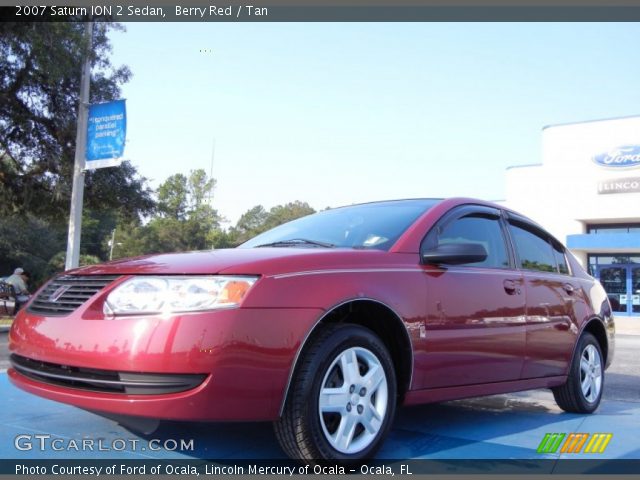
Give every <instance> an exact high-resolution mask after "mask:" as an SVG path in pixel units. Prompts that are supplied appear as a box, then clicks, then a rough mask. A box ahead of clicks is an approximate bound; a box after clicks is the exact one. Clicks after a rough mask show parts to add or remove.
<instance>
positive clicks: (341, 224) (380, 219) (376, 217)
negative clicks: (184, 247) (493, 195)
mask: <svg viewBox="0 0 640 480" xmlns="http://www.w3.org/2000/svg"><path fill="white" fill-rule="evenodd" d="M438 202H439V200H435V199H419V200H397V201H390V202H378V203H367V204H362V205H354V206H350V207H341V208H336V209H332V210H325V211H322V212H319V213H316V214H313V215H309V216H306V217H302V218H299V219H297V220H293V221H292V222H288V223H285V224H283V225H280V226H278V227H275V228H273V229H271V230H268V231H266V232H264V233H261V234H260V235H258V236H256V237H254V238H252V239H251V240H249V241H247V242H245V243H243V244H242V245H240V247H239V248H257V247H309V248H314V247H315V248H331V247H338V248H365V249H378V250H388V249H389V248H391V246H392V245H393V244H394V243H395V241H396V240H397V239H398V238H399V237H400V235H402V233H403V232H404V231H405V230H406V229H407V228H408V227H409V226H410V225H411V224H412V223H413V222H415V221H416V219H417V218H418V217H419V216H420V215H422V214H423V213H424V212H426V211H427V210H428V209H430V208H431V207H432V206H434V205H435V204H436V203H438Z"/></svg>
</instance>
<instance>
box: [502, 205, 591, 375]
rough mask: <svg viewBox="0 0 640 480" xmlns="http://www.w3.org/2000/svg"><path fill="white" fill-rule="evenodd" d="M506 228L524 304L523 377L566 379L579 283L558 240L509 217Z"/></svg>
mask: <svg viewBox="0 0 640 480" xmlns="http://www.w3.org/2000/svg"><path fill="white" fill-rule="evenodd" d="M508 224H509V234H510V236H511V239H512V241H513V244H514V247H515V252H516V259H517V264H518V266H519V268H521V269H522V272H523V278H524V288H525V291H526V301H527V336H526V358H525V361H524V365H523V368H522V378H523V379H524V378H536V377H549V376H555V375H565V374H566V370H567V367H568V365H569V362H570V360H571V355H572V352H573V345H574V343H575V337H576V334H577V331H578V329H577V322H576V319H575V318H574V317H575V315H574V303H575V302H579V301H581V299H580V292H579V291H578V287H579V286H578V283H577V282H575V280H574V279H573V277H571V275H570V272H569V267H568V264H567V261H566V257H565V252H564V247H563V246H562V245H561V244H560V243H559V242H558V241H557V240H555V239H553V238H552V237H551V235H549V234H548V233H547V232H545V231H544V230H542V229H540V228H539V227H537V226H536V225H534V224H532V223H530V222H528V221H527V220H526V219H523V218H520V217H518V216H515V215H510V218H509V220H508Z"/></svg>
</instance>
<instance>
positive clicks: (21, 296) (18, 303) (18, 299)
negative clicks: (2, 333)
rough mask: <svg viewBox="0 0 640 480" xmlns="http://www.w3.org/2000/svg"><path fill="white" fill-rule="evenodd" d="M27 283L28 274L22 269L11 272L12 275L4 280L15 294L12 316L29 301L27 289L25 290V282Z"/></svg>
mask: <svg viewBox="0 0 640 480" xmlns="http://www.w3.org/2000/svg"><path fill="white" fill-rule="evenodd" d="M28 281H29V272H25V271H24V270H23V269H22V268H20V267H18V268H16V269H15V270H14V271H13V275H11V276H10V277H9V278H7V279H6V280H5V282H6V283H8V284H9V285H11V286H12V287H13V290H14V292H15V294H16V296H15V306H14V309H13V314H14V315H15V314H16V313H18V310H20V307H22V305H24V304H25V303H27V302H28V301H29V297H30V296H31V295H30V294H29V289H28V288H27V282H28Z"/></svg>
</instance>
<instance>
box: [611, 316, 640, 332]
mask: <svg viewBox="0 0 640 480" xmlns="http://www.w3.org/2000/svg"><path fill="white" fill-rule="evenodd" d="M615 319H616V334H617V335H640V317H621V316H618V317H615Z"/></svg>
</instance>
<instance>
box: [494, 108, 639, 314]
mask: <svg viewBox="0 0 640 480" xmlns="http://www.w3.org/2000/svg"><path fill="white" fill-rule="evenodd" d="M504 203H505V204H506V205H507V206H509V207H510V208H513V209H514V210H518V211H520V212H522V213H524V214H526V215H527V216H529V217H530V218H532V219H533V220H535V221H537V222H538V223H540V224H541V225H543V226H544V227H546V228H547V229H548V230H549V231H550V232H551V233H552V234H553V235H554V236H556V237H557V238H558V239H559V240H561V241H562V242H563V243H565V244H566V245H567V247H568V248H569V249H570V250H571V252H573V254H574V255H575V256H576V257H577V258H578V259H579V260H580V261H581V262H582V264H583V265H585V266H586V267H588V269H589V272H590V273H591V275H593V276H594V277H596V278H598V279H599V280H600V282H601V283H602V284H603V286H604V287H605V289H606V290H607V293H608V295H609V299H610V301H611V304H612V306H613V308H614V310H615V311H616V312H617V313H616V315H629V316H637V317H639V318H638V320H639V321H640V116H639V117H627V118H617V119H610V120H597V121H589V122H580V123H572V124H565V125H554V126H550V127H546V128H544V129H543V133H542V163H540V164H537V165H521V166H513V167H510V168H508V169H507V174H506V199H505V202H504Z"/></svg>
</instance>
